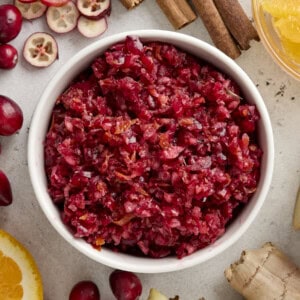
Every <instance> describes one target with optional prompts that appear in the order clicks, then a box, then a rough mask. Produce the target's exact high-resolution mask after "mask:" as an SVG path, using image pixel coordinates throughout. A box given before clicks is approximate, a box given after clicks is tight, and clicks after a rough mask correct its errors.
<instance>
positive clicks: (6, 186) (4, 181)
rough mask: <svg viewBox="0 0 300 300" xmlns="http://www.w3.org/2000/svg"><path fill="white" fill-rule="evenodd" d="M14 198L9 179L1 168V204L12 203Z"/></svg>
mask: <svg viewBox="0 0 300 300" xmlns="http://www.w3.org/2000/svg"><path fill="white" fill-rule="evenodd" d="M12 200H13V199H12V192H11V187H10V183H9V180H8V178H7V177H6V175H5V174H4V173H3V172H2V171H1V170H0V206H7V205H10V204H11V203H12Z"/></svg>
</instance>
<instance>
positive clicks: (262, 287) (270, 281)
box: [225, 243, 300, 300]
mask: <svg viewBox="0 0 300 300" xmlns="http://www.w3.org/2000/svg"><path fill="white" fill-rule="evenodd" d="M225 277H226V279H227V280H228V282H229V283H230V285H231V286H232V287H233V288H234V289H235V290H236V291H237V292H239V293H240V294H242V295H243V296H244V297H245V298H246V299H248V300H266V299H272V300H297V299H300V270H299V268H298V267H297V266H296V265H295V264H294V263H293V262H292V261H291V260H290V259H289V258H288V257H287V256H286V255H285V254H284V253H282V252H281V251H280V250H279V249H277V248H276V247H275V246H274V245H273V244H272V243H266V244H265V245H263V247H261V248H259V249H255V250H245V251H243V252H242V254H241V258H240V260H239V261H237V262H235V263H234V264H232V265H231V266H230V267H229V268H228V269H226V270H225Z"/></svg>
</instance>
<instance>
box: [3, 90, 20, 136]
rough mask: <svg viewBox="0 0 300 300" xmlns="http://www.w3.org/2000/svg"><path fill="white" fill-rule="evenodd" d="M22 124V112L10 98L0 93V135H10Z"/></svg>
mask: <svg viewBox="0 0 300 300" xmlns="http://www.w3.org/2000/svg"><path fill="white" fill-rule="evenodd" d="M22 124H23V112H22V110H21V108H20V107H19V105H18V104H17V103H16V102H15V101H13V100H12V99H10V98H8V97H6V96H3V95H0V135H6V136H7V135H12V134H14V133H15V132H16V131H18V130H19V129H20V128H21V127H22Z"/></svg>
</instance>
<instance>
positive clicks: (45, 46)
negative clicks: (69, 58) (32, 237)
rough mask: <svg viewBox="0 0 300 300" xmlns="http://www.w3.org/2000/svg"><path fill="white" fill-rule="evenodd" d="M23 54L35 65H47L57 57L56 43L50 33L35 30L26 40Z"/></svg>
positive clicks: (41, 66)
mask: <svg viewBox="0 0 300 300" xmlns="http://www.w3.org/2000/svg"><path fill="white" fill-rule="evenodd" d="M23 56H24V58H25V59H26V60H27V61H28V62H29V63H30V64H31V65H33V66H35V67H39V68H43V67H48V66H49V65H51V64H52V63H53V62H54V61H55V60H56V59H57V57H58V47H57V43H56V41H55V39H54V37H52V36H51V35H50V34H48V33H45V32H36V33H34V34H32V35H31V36H29V38H28V39H27V40H26V42H25V45H24V49H23Z"/></svg>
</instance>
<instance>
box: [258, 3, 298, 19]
mask: <svg viewBox="0 0 300 300" xmlns="http://www.w3.org/2000/svg"><path fill="white" fill-rule="evenodd" d="M261 5H262V8H263V10H264V11H266V12H268V13H269V14H270V15H272V16H273V17H274V18H286V17H288V16H300V4H299V0H262V2H261Z"/></svg>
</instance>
